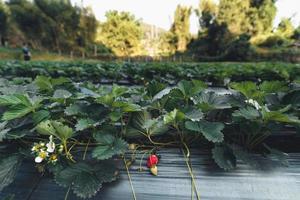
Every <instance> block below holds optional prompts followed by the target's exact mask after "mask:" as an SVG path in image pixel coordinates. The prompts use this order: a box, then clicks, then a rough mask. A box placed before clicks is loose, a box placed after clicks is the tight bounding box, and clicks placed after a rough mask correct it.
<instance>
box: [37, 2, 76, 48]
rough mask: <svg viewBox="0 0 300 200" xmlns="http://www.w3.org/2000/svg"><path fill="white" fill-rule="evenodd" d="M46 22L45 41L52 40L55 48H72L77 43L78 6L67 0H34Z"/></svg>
mask: <svg viewBox="0 0 300 200" xmlns="http://www.w3.org/2000/svg"><path fill="white" fill-rule="evenodd" d="M34 2H35V4H36V5H37V7H38V8H39V9H40V10H41V12H42V13H43V14H42V16H44V18H43V19H44V23H46V24H47V29H48V36H50V37H48V39H50V41H47V43H48V44H49V43H50V44H51V43H53V42H51V41H54V45H55V49H56V50H61V49H63V48H67V49H69V48H72V47H74V46H76V45H77V42H76V40H77V38H78V31H79V23H80V8H78V7H73V6H72V4H71V2H70V1H69V0H35V1H34Z"/></svg>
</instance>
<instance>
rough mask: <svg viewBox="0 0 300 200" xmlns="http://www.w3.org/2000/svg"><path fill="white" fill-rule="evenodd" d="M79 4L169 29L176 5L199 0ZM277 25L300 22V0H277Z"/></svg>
mask: <svg viewBox="0 0 300 200" xmlns="http://www.w3.org/2000/svg"><path fill="white" fill-rule="evenodd" d="M71 1H72V2H73V3H76V4H77V5H81V2H83V5H84V6H90V7H92V9H93V11H94V13H95V15H96V18H97V19H98V20H99V21H105V12H106V11H108V10H118V11H129V12H131V13H132V14H134V15H135V16H136V18H138V19H141V20H142V21H143V22H145V23H149V24H153V25H156V26H158V27H161V28H164V29H166V30H168V29H169V28H170V26H171V23H172V19H173V16H174V12H175V9H176V6H177V5H178V4H181V5H190V6H193V7H194V8H197V7H198V5H199V0H71ZM276 6H277V16H276V19H275V23H274V25H275V26H276V25H277V24H278V23H279V21H280V19H281V18H282V17H292V16H293V18H292V22H293V24H294V26H298V25H299V24H300V0H277V2H276ZM190 24H191V32H192V33H197V30H198V19H197V18H196V16H195V14H193V15H192V16H191V21H190Z"/></svg>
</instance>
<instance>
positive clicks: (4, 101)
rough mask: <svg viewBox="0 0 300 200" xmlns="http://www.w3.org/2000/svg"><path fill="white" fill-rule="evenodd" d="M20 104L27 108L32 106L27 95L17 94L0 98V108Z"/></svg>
mask: <svg viewBox="0 0 300 200" xmlns="http://www.w3.org/2000/svg"><path fill="white" fill-rule="evenodd" d="M18 104H22V105H25V106H31V105H32V104H31V102H30V100H29V98H28V96H27V95H22V94H15V95H2V96H0V106H13V105H18Z"/></svg>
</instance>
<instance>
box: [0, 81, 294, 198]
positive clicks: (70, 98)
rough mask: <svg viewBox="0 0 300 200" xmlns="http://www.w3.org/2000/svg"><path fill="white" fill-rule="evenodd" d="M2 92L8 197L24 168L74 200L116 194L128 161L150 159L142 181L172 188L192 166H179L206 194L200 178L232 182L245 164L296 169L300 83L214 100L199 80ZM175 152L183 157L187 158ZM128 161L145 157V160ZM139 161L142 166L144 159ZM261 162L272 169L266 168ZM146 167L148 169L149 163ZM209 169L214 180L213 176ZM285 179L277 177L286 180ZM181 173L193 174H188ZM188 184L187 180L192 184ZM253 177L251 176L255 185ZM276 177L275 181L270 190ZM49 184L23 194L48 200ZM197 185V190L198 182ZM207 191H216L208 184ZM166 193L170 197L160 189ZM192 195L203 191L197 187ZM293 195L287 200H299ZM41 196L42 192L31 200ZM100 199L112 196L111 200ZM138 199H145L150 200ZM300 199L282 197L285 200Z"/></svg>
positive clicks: (243, 89) (252, 88)
mask: <svg viewBox="0 0 300 200" xmlns="http://www.w3.org/2000/svg"><path fill="white" fill-rule="evenodd" d="M228 91H229V92H228ZM0 93H1V95H0V114H1V122H0V142H1V143H0V191H2V190H3V189H4V188H5V187H7V186H9V185H10V184H12V183H13V182H14V179H15V176H16V174H17V172H18V170H19V169H22V170H23V168H22V166H23V165H22V163H25V165H26V166H27V167H26V166H25V167H24V168H26V169H27V168H28V167H30V166H31V167H32V168H36V170H38V171H39V172H40V173H41V174H44V175H45V176H46V177H48V174H50V175H51V176H49V177H53V180H55V182H56V183H58V185H60V186H61V187H62V189H61V190H60V189H59V190H57V191H63V193H65V192H66V189H67V190H68V191H69V194H70V195H73V194H74V195H76V196H77V197H80V198H84V199H88V198H92V197H94V196H95V195H96V194H98V192H99V190H100V188H101V187H102V186H105V185H111V187H113V186H116V188H118V181H117V180H118V173H117V171H118V168H120V166H122V165H121V163H122V161H123V162H124V163H126V166H127V167H128V168H129V169H130V170H133V171H131V173H134V170H136V166H135V165H136V163H137V162H139V161H138V160H142V163H141V165H142V166H144V167H145V171H147V173H146V172H144V173H136V175H137V176H139V175H143V178H144V176H145V175H147V174H148V173H149V171H151V173H152V174H153V175H157V170H158V173H159V174H160V177H161V178H163V176H166V179H162V180H161V181H162V182H164V181H165V182H166V183H168V182H170V180H169V178H168V177H172V176H174V174H172V173H170V174H168V171H169V172H172V169H169V168H168V167H170V168H173V170H174V169H176V167H175V166H172V164H174V165H177V164H176V163H177V162H179V163H180V162H182V159H181V158H183V159H184V163H185V165H183V164H179V167H182V168H185V170H186V169H188V171H189V173H188V174H189V175H190V177H194V174H195V177H198V178H199V177H200V180H198V182H199V184H200V183H201V185H202V186H203V185H204V184H205V183H204V182H201V181H202V179H201V176H202V175H203V174H202V173H205V174H206V175H207V176H215V175H216V174H218V173H219V174H221V175H222V176H223V171H224V170H225V171H230V170H233V172H232V173H231V172H230V173H228V177H230V175H233V174H234V173H236V172H237V171H234V170H235V169H240V167H242V166H244V164H247V165H249V166H251V167H252V169H253V170H254V169H256V168H260V169H261V168H263V169H265V168H266V166H267V168H268V169H269V168H271V167H276V166H278V165H280V166H288V165H289V159H290V158H289V156H288V154H287V153H285V152H294V147H295V148H297V147H298V146H297V144H298V143H299V136H298V134H299V124H300V120H299V118H298V117H299V102H300V101H299V98H300V86H299V84H297V83H296V82H295V83H290V82H287V81H264V82H262V83H256V82H240V83H230V84H229V85H228V88H227V90H217V91H215V90H213V89H208V88H207V85H206V84H205V83H204V82H202V81H199V80H192V81H186V80H183V81H180V82H179V83H178V84H176V85H173V86H169V85H167V84H162V83H159V82H155V81H152V82H150V83H148V84H147V85H145V86H136V87H125V86H119V85H110V86H107V85H99V84H92V83H90V82H80V83H76V82H72V81H71V80H70V79H68V78H63V77H60V78H51V77H45V76H38V77H36V78H35V80H34V81H31V80H30V79H24V78H14V79H13V80H6V79H1V81H0ZM278 141H280V142H278ZM281 141H282V142H283V143H281ZM295 144H296V145H295ZM286 145H289V147H290V148H287V147H286ZM191 147H193V148H195V150H196V149H197V150H200V147H201V149H204V150H201V151H200V153H201V152H205V153H204V154H203V156H202V153H201V154H199V152H198V153H197V151H195V152H193V151H194V150H192V151H191ZM170 148H173V150H171V151H170V155H168V153H164V151H167V152H168V150H169V149H170ZM174 148H176V149H177V150H178V149H180V151H182V152H181V154H180V155H181V156H179V155H178V151H177V150H176V151H175V150H174ZM172 151H174V155H175V156H174V160H173V161H168V159H166V160H165V161H166V163H165V164H167V163H168V165H166V168H165V170H162V172H165V173H166V174H165V175H164V174H163V173H162V172H160V170H161V168H160V165H161V164H163V165H164V159H165V157H166V158H168V156H172V155H173V153H172ZM176 152H177V153H176ZM208 152H209V153H208ZM130 154H132V155H135V154H137V157H136V158H135V157H131V156H130ZM140 154H142V155H143V158H144V159H140V158H139V156H140ZM160 155H161V156H162V157H161V158H160ZM124 156H125V157H124ZM207 156H209V157H207ZM197 159H199V160H198V161H201V159H204V161H205V160H209V163H211V162H212V161H213V162H214V163H215V164H214V165H207V166H206V164H205V163H202V164H199V166H201V165H204V167H205V166H206V167H207V168H206V171H207V172H205V170H204V169H203V168H201V167H199V169H198V170H199V171H195V172H193V169H194V167H193V165H196V166H197ZM260 159H262V160H263V163H265V164H267V165H261V162H260V161H259V160H260ZM28 160H30V161H31V163H28ZM145 160H147V167H146V166H145V164H143V162H144V161H145ZM120 161H121V163H120ZM240 161H242V163H244V164H241V162H240ZM292 161H293V160H292ZM173 162H174V163H173ZM201 162H202V161H201ZM26 163H27V164H26ZM268 163H271V164H268ZM132 164H133V165H132ZM292 164H293V162H292ZM163 165H162V166H163ZM212 166H213V167H212ZM217 166H218V167H219V168H220V169H218V168H217ZM121 169H122V167H121ZM217 169H218V170H217ZM246 169H247V170H248V169H249V168H246ZM123 170H124V168H123ZM195 170H197V169H195ZM210 170H211V172H212V173H211V174H208V172H209V171H210ZM214 170H217V171H218V173H217V171H214ZM221 170H223V171H221ZM280 170H281V168H280ZM285 170H286V169H285V168H284V169H283V171H279V172H278V173H281V174H282V175H284V174H285V173H286V171H285ZM121 171H122V170H121ZM126 171H127V170H126ZM173 172H174V171H173ZM271 172H272V171H271ZM287 172H288V173H289V171H287ZM174 173H175V172H174ZM178 173H179V175H180V173H183V174H185V172H184V171H180V172H178ZM262 173H263V172H257V171H253V176H257V177H260V178H261V174H262ZM272 173H273V172H272ZM127 176H128V174H127ZM148 176H149V175H148ZM225 176H227V175H225ZM122 177H123V179H122ZM129 177H130V173H129ZM175 177H177V176H175ZM186 177H188V176H187V175H185V177H184V178H183V179H182V181H191V180H190V179H189V178H186ZM251 177H252V174H250V176H249V177H248V178H251ZM21 178H22V177H21ZM23 178H24V177H23ZM151 178H154V177H151ZM178 178H180V176H179V177H178ZM202 178H203V177H202ZM272 178H273V177H270V179H267V181H272V180H273V179H272ZM276 178H278V176H275V179H276ZM192 179H196V178H192ZM24 180H26V178H24ZM32 180H34V176H33V178H32ZM42 180H43V179H41V180H40V181H41V182H40V183H38V184H36V183H34V181H33V183H32V184H31V183H29V185H30V188H31V189H29V191H33V192H31V194H30V192H29V193H28V194H27V193H26V194H23V195H24V196H25V195H27V197H28V199H30V198H42V197H40V196H39V195H42V194H39V193H38V191H39V190H36V189H35V188H39V187H46V185H47V184H50V188H49V189H51V187H52V185H51V183H54V182H49V180H48V182H45V183H44V182H42ZM46 180H47V179H46ZM122 180H124V175H121V182H120V183H119V184H120V185H122ZM145 180H146V179H145ZM155 180H160V179H155ZM204 180H205V179H204ZM217 180H218V179H217V178H216V179H215V181H217ZM260 180H261V181H263V179H260ZM142 181H144V179H142ZM289 181H290V180H289ZM111 182H116V183H113V184H112V183H111ZM43 183H44V185H43ZM182 183H183V182H180V185H182ZM251 183H254V181H253V182H251ZM288 183H290V182H288ZM17 184H23V183H20V182H17ZM148 184H151V183H148ZM211 184H212V185H213V184H214V183H213V182H211ZM216 184H217V183H216ZM218 184H220V183H218ZM223 184H224V183H223ZM262 184H264V182H262ZM193 185H198V183H197V184H196V181H195V180H193ZM225 185H226V184H225ZM140 186H141V187H144V185H143V184H140V185H138V186H136V187H140ZM257 186H258V185H257ZM276 186H277V185H276ZM174 187H179V186H178V185H177V186H174ZM181 187H182V189H183V190H182V191H185V193H183V192H182V194H181V190H178V192H177V191H176V192H175V194H174V195H175V196H176V195H178V197H175V198H181V199H182V198H185V197H190V196H188V194H189V192H190V191H192V189H191V188H193V187H189V189H188V190H187V188H188V185H187V184H185V185H184V186H181ZM205 187H207V188H211V186H209V185H205V186H203V188H205ZM224 187H225V188H226V186H224ZM246 187H248V186H246ZM32 188H33V189H32ZM133 188H134V187H133ZM153 188H158V186H156V185H154V186H153ZM159 188H161V189H163V187H161V186H160V187H159ZM260 188H261V187H260ZM275 188H276V187H275ZM289 189H292V187H290V188H289ZM126 190H127V189H126ZM140 190H141V189H140ZM193 190H194V192H195V191H196V189H195V188H194V189H193ZM257 190H259V187H257ZM268 190H269V189H268ZM26 191H28V190H27V189H26ZM47 191H49V190H47ZM112 191H114V189H112ZM146 191H147V190H146V189H145V192H146ZM208 191H210V190H206V189H205V190H203V192H204V198H205V197H207V196H208V198H210V196H209V195H215V196H211V198H212V199H217V198H219V197H220V198H221V196H223V197H224V192H222V193H220V194H213V193H209V192H208ZM220 191H222V188H220ZM242 191H244V190H242ZM293 191H294V190H293ZM293 191H291V192H290V193H289V194H288V195H294V192H293ZM20 192H25V191H23V190H20ZM34 192H37V193H36V194H35V195H33V194H34ZM206 192H207V193H206ZM161 193H162V194H164V195H165V196H164V197H166V199H167V198H168V195H167V194H169V193H170V191H165V193H164V191H163V192H158V193H156V191H152V194H153V195H154V194H158V195H160V194H161ZM5 194H7V193H5ZM58 194H59V192H57V193H55V194H53V195H58ZM99 194H100V195H113V194H110V192H107V193H106V192H104V193H101V192H100V193H99ZM124 195H125V194H124ZM140 195H145V198H146V196H147V195H148V194H147V193H142V194H140ZM228 195H229V196H228V199H230V198H238V197H239V195H242V194H236V196H230V195H235V194H234V193H233V192H232V193H228ZM243 195H244V194H243ZM245 195H246V194H245ZM248 195H249V196H250V195H254V194H248ZM261 195H262V197H261V198H266V195H267V193H261ZM264 195H265V196H264ZM199 196H200V195H198V197H197V199H199ZM117 197H119V198H120V196H117ZM157 197H160V196H157ZM164 197H162V198H164ZM225 197H227V196H225ZM242 197H243V198H244V197H245V196H242ZM250 197H251V196H250ZM271 197H273V196H271ZM279 197H280V198H281V196H278V198H279ZM292 197H293V196H283V199H285V198H286V199H288V198H292ZM72 198H73V197H72ZM72 198H71V199H72ZM103 198H104V197H103ZM141 198H143V196H141ZM250 199H253V198H250ZM273 199H274V198H273Z"/></svg>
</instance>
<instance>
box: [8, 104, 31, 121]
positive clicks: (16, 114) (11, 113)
mask: <svg viewBox="0 0 300 200" xmlns="http://www.w3.org/2000/svg"><path fill="white" fill-rule="evenodd" d="M32 111H33V108H32V107H28V106H26V105H23V104H17V105H14V106H11V107H10V108H9V110H8V111H6V112H5V113H4V114H3V116H2V120H6V121H8V120H12V119H16V118H21V117H24V116H25V115H27V114H28V113H30V112H32Z"/></svg>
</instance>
